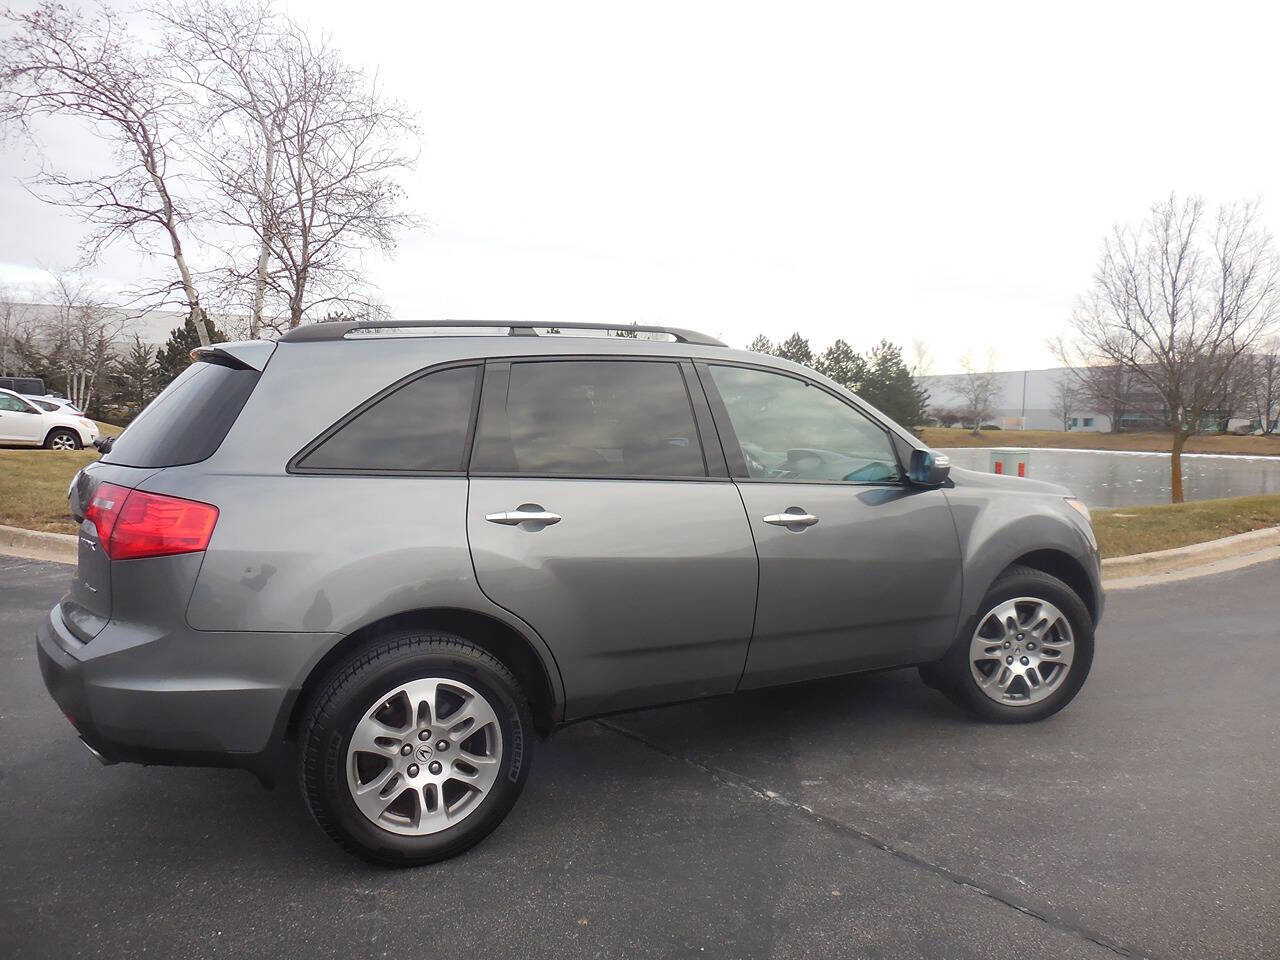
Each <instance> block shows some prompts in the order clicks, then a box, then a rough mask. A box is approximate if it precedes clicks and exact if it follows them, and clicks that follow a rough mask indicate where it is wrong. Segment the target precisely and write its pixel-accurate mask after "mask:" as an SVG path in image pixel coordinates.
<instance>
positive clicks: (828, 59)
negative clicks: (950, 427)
mask: <svg viewBox="0 0 1280 960" xmlns="http://www.w3.org/2000/svg"><path fill="white" fill-rule="evenodd" d="M287 6H288V9H289V10H290V12H291V13H293V14H294V15H295V16H297V17H298V18H299V19H301V20H303V21H305V22H308V23H310V24H311V25H312V26H313V27H314V28H315V29H316V30H318V31H324V32H327V33H328V34H330V35H331V37H332V39H333V40H334V42H335V43H336V44H337V45H338V46H339V47H340V48H341V49H342V50H343V51H344V52H345V53H346V55H347V56H348V57H349V58H350V59H351V60H353V61H355V62H358V63H361V64H364V65H366V66H368V67H369V68H370V69H374V70H376V71H377V72H378V75H379V78H380V81H381V82H382V83H383V85H384V86H385V89H386V90H387V92H388V93H390V94H393V95H395V96H398V97H400V98H402V99H403V100H405V101H407V102H408V103H409V104H410V105H411V106H413V107H414V108H415V109H416V110H418V111H419V115H420V121H421V125H422V130H423V138H422V144H421V156H420V159H419V161H418V164H417V166H416V168H415V170H414V171H413V172H412V174H410V175H409V176H408V178H407V179H406V184H405V185H406V188H407V191H408V199H409V203H410V206H411V208H412V209H413V210H414V211H415V212H417V213H418V214H419V215H420V216H421V217H422V218H423V219H424V221H425V225H424V226H423V228H421V229H418V230H414V231H412V232H411V233H409V234H406V235H405V236H403V237H402V238H401V240H400V245H399V249H398V252H397V255H396V257H395V258H394V259H393V260H383V259H381V258H370V259H369V260H368V261H367V263H366V267H367V269H368V271H369V276H370V278H371V280H372V281H373V282H374V283H375V284H376V285H377V287H378V288H379V289H380V291H381V298H382V300H383V301H384V302H385V303H386V304H387V305H388V306H389V307H390V308H391V309H392V311H393V312H394V315H395V316H397V317H399V318H402V319H410V318H419V319H435V318H472V319H479V318H483V319H494V320H507V319H511V320H518V321H522V322H530V323H550V322H553V321H557V320H559V321H569V320H587V321H608V322H611V323H612V322H618V323H631V322H640V323H659V324H670V325H675V326H685V327H692V328H694V329H699V330H703V331H705V332H708V333H711V334H713V335H717V336H719V337H721V338H722V339H724V340H725V341H726V342H728V343H730V344H731V345H734V346H745V345H746V344H747V343H748V342H749V341H750V340H751V339H752V338H753V337H754V336H755V335H756V334H759V333H763V334H765V335H767V336H769V337H771V338H774V339H780V338H783V337H786V336H787V335H789V334H790V333H792V332H793V331H800V332H801V333H802V334H803V335H805V336H807V337H808V339H809V341H810V343H811V344H812V345H813V346H814V347H815V348H821V347H824V346H825V345H827V344H828V343H830V342H831V341H832V340H834V339H836V338H837V337H842V338H844V339H846V340H848V341H849V342H850V343H851V344H852V345H853V346H854V348H855V349H859V350H865V349H867V348H869V347H871V346H872V345H874V344H875V343H876V342H877V341H878V340H880V339H881V338H882V337H887V338H888V339H890V340H893V341H895V342H897V343H899V344H901V345H902V346H903V347H904V348H905V349H906V350H907V352H908V354H910V352H911V344H912V343H913V341H915V340H920V341H923V342H924V343H925V344H926V345H927V349H928V355H929V361H930V362H929V372H932V373H948V372H953V371H955V370H958V369H959V367H960V365H961V363H962V361H963V360H964V358H966V357H969V358H971V359H972V360H973V362H975V363H976V364H978V365H979V366H982V365H985V364H986V363H987V360H988V356H989V354H994V358H995V365H996V366H997V367H998V368H1000V369H1020V368H1028V367H1032V368H1034V367H1046V366H1052V365H1054V359H1053V356H1052V354H1051V352H1050V350H1049V348H1048V347H1047V345H1046V339H1047V338H1048V337H1051V336H1055V335H1058V334H1060V333H1064V332H1066V329H1067V323H1068V320H1069V317H1070V314H1071V309H1072V305H1073V302H1074V301H1075V299H1076V298H1077V297H1078V296H1079V295H1080V294H1081V293H1083V292H1084V291H1085V290H1087V289H1088V287H1089V284H1090V280H1091V276H1092V272H1093V269H1094V266H1095V264H1096V262H1097V258H1098V254H1099V250H1100V246H1101V242H1102V239H1103V237H1104V236H1105V235H1106V233H1107V232H1108V231H1109V230H1110V229H1111V228H1112V226H1113V225H1115V224H1117V223H1125V222H1138V221H1140V220H1141V219H1142V217H1143V216H1144V214H1145V213H1146V211H1147V209H1148V207H1149V206H1150V204H1151V203H1152V202H1154V201H1156V200H1158V199H1160V198H1162V197H1165V196H1167V195H1168V194H1169V193H1170V192H1171V191H1177V192H1178V193H1180V194H1188V193H1191V194H1200V195H1202V196H1204V197H1205V198H1206V200H1207V201H1209V202H1210V203H1217V202H1220V201H1231V200H1237V199H1243V198H1254V197H1261V198H1262V200H1263V212H1264V220H1265V222H1266V223H1267V225H1268V226H1269V227H1270V229H1272V231H1273V232H1280V124H1278V123H1277V122H1276V116H1275V109H1274V98H1275V95H1276V91H1277V88H1278V82H1277V81H1280V67H1277V61H1276V58H1275V55H1274V38H1275V37H1276V36H1277V35H1280V32H1278V30H1280V22H1278V21H1280V10H1278V9H1277V8H1276V7H1275V6H1273V5H1267V4H1261V3H1258V4H1248V5H1245V4H1238V5H1237V4H1230V3H1215V4H1212V5H1210V4H1203V3H1201V4H1195V5H1191V4H1172V3H1160V4H1137V3H1133V4H1117V3H1108V4H1089V3H1074V4H1055V5H1045V4H1027V3H1019V4H1009V5H992V4H981V3H965V4H955V3H947V4H930V3H919V2H917V3H912V4H885V3H877V4H861V3H851V2H838V3H816V2H812V3H811V2H788V3H778V2H774V3H750V2H743V0H733V2H726V3H712V2H697V0H683V2H677V3H666V2H656V0H646V2H643V3H639V2H637V3H626V4H624V3H600V2H587V3H559V2H540V3H536V4H534V3H528V2H517V3H509V4H507V3H457V2H449V3H445V2H436V0H426V2H414V3H376V4H372V5H360V4H352V3H350V2H349V0H342V2H337V0H309V2H306V3H302V2H292V3H290V4H288V5H287ZM50 136H51V141H50V143H49V144H47V148H48V149H49V151H50V154H51V155H52V156H55V157H56V156H57V155H58V151H67V150H75V151H77V152H79V153H80V154H81V155H83V156H93V154H92V153H91V152H90V151H94V150H98V151H101V150H102V149H104V148H103V147H102V146H101V145H100V144H99V143H98V141H96V140H94V139H92V138H91V137H89V136H88V135H86V134H83V133H81V132H79V131H77V130H74V129H63V128H59V129H58V130H57V131H55V132H53V133H51V135H50ZM34 170H35V166H34V157H33V155H32V154H31V153H30V152H29V151H27V150H24V149H20V148H19V147H18V146H17V145H15V144H13V143H8V144H6V145H5V146H4V147H3V154H0V281H8V282H32V281H33V280H37V279H38V278H39V276H40V272H39V271H40V269H41V268H42V267H50V266H53V267H58V266H67V265H69V264H71V263H73V262H74V260H75V256H76V254H75V245H76V242H77V240H78V239H79V237H80V235H81V227H80V225H79V224H78V223H77V222H76V221H75V220H74V218H72V217H70V216H68V215H67V214H66V213H64V212H62V211H58V210H56V209H53V208H50V207H47V206H44V205H42V204H41V203H40V202H39V201H37V200H35V199H34V198H32V197H31V196H29V195H28V194H27V193H26V192H25V190H24V189H23V187H22V185H21V178H23V177H25V176H29V175H30V174H31V173H33V172H34ZM144 269H145V266H143V265H140V264H139V262H138V257H137V255H136V254H135V253H134V252H133V251H131V250H129V249H127V248H121V249H117V250H113V251H111V252H110V253H109V254H108V255H107V256H106V257H105V258H104V259H103V261H102V262H101V263H100V265H99V266H98V267H97V268H96V270H95V273H94V279H95V281H96V282H97V283H98V284H99V285H100V286H102V287H103V288H104V289H118V288H122V287H126V286H129V285H130V284H131V282H132V281H134V280H136V278H137V276H138V274H139V271H141V270H144Z"/></svg>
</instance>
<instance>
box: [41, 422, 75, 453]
mask: <svg viewBox="0 0 1280 960" xmlns="http://www.w3.org/2000/svg"><path fill="white" fill-rule="evenodd" d="M82 446H84V444H82V443H81V442H80V434H78V433H76V432H75V431H74V430H70V429H68V428H66V427H58V428H57V429H54V430H50V431H49V435H48V436H47V437H45V438H44V448H45V449H46V450H79V449H80V448H81V447H82Z"/></svg>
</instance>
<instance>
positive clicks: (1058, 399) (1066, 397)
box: [1051, 374, 1080, 431]
mask: <svg viewBox="0 0 1280 960" xmlns="http://www.w3.org/2000/svg"><path fill="white" fill-rule="evenodd" d="M1079 402H1080V388H1079V387H1078V386H1077V385H1076V383H1075V381H1074V378H1072V376H1071V375H1070V374H1067V375H1066V376H1063V377H1059V378H1058V383H1057V386H1055V387H1054V388H1053V401H1052V407H1051V409H1052V410H1053V415H1054V416H1055V417H1057V418H1058V420H1060V421H1061V422H1062V429H1063V430H1064V431H1065V430H1070V429H1071V415H1072V414H1073V413H1075V412H1076V406H1077V405H1078V404H1079Z"/></svg>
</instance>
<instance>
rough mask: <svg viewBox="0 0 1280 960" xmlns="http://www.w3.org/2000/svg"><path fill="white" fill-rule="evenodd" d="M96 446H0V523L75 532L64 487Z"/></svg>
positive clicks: (93, 455) (95, 454)
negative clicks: (57, 447)
mask: <svg viewBox="0 0 1280 960" xmlns="http://www.w3.org/2000/svg"><path fill="white" fill-rule="evenodd" d="M97 459H98V451H97V450H0V523H3V524H6V525H8V526H11V527H26V528H27V529H28V530H51V531H53V532H54V533H75V532H76V525H75V524H74V523H72V522H71V514H69V513H68V512H67V487H68V486H70V484H71V478H72V477H74V476H75V475H76V471H77V470H79V469H80V468H81V467H83V466H84V465H85V464H86V463H92V462H93V461H94V460H97Z"/></svg>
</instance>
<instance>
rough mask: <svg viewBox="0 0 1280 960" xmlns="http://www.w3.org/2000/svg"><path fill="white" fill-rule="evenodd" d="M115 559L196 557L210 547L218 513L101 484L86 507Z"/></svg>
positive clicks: (87, 516) (190, 503)
mask: <svg viewBox="0 0 1280 960" xmlns="http://www.w3.org/2000/svg"><path fill="white" fill-rule="evenodd" d="M84 518H85V519H86V520H88V521H89V522H90V523H92V524H93V525H94V527H95V528H97V531H98V542H99V543H101V544H102V549H103V550H104V551H105V552H106V554H107V556H108V557H110V558H111V559H112V560H137V559H139V558H141V557H167V556H171V555H173V554H175V553H196V552H199V551H201V550H205V549H207V548H208V546H209V538H210V537H212V536H213V525H214V524H215V523H217V522H218V508H217V507H215V506H212V505H211V504H208V503H198V502H197V501H195V500H183V499H181V498H180V497H168V496H165V495H163V494H159V493H147V492H146V491H144V490H129V489H127V488H125V487H118V486H116V485H115V484H114V483H102V484H99V485H98V489H97V490H95V491H94V494H93V499H92V500H90V501H89V506H88V507H86V508H85V511H84Z"/></svg>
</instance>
